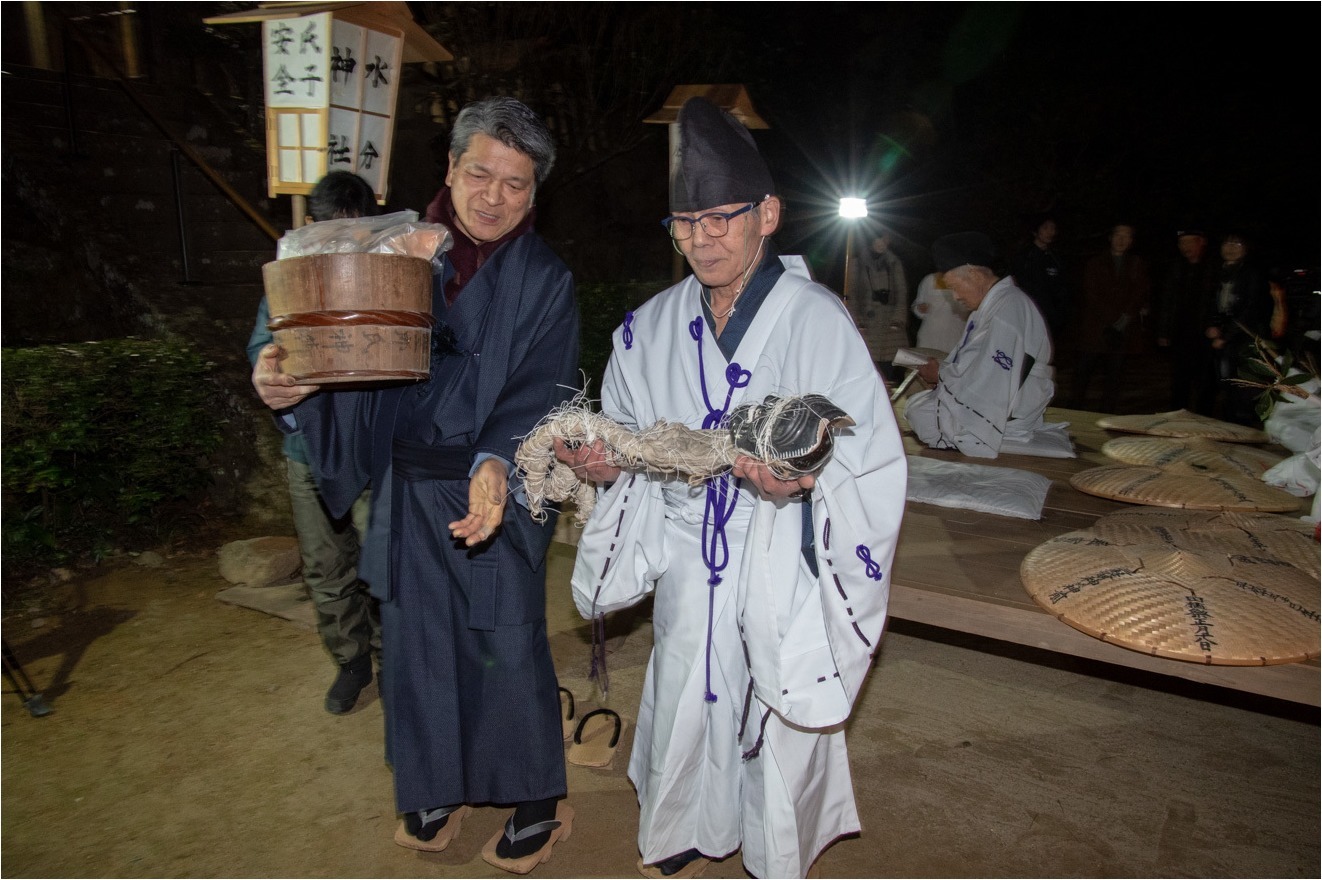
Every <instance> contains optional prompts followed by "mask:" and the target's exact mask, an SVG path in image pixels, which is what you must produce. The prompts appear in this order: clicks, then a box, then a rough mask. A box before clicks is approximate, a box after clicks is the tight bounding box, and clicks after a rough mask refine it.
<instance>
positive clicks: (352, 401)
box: [294, 231, 579, 812]
mask: <svg viewBox="0 0 1322 880" xmlns="http://www.w3.org/2000/svg"><path fill="white" fill-rule="evenodd" d="M447 277H448V275H447ZM442 286H443V285H442V283H441V279H437V283H436V285H435V293H434V295H433V300H434V314H435V316H436V318H437V325H436V329H435V331H434V332H433V334H432V335H433V354H432V362H431V376H430V378H429V380H428V381H426V382H424V383H421V384H412V385H406V386H402V387H393V388H388V389H385V390H374V391H361V390H347V389H341V390H327V389H323V391H322V392H321V393H319V394H315V395H313V396H312V397H310V398H308V399H307V400H306V401H304V402H303V403H302V404H300V405H299V406H298V407H296V408H295V410H294V413H295V416H296V419H297V421H298V424H299V427H300V428H301V429H302V430H303V434H304V437H305V438H306V439H307V441H308V447H309V453H310V458H311V461H312V464H313V468H314V471H315V472H316V474H317V476H318V481H319V484H320V486H321V489H322V493H323V496H324V497H325V498H326V501H327V504H328V505H329V506H330V507H331V509H332V511H333V512H335V513H337V514H338V513H340V512H343V511H346V510H348V507H349V505H350V504H351V503H352V502H353V499H354V498H356V497H357V496H358V493H359V492H360V491H361V490H362V489H363V487H364V486H365V485H367V484H368V483H369V482H370V484H371V486H372V488H373V498H372V500H373V509H372V524H371V527H370V529H369V532H368V536H367V540H366V542H365V544H364V547H363V559H362V562H361V564H360V568H359V571H360V576H361V577H362V578H363V579H364V580H366V581H367V582H368V583H369V584H370V585H371V588H372V592H373V594H374V595H376V596H377V597H378V598H379V599H380V600H381V622H382V629H383V637H382V642H383V648H384V658H383V662H382V667H383V668H382V692H381V696H382V701H383V703H384V708H385V715H386V758H387V760H388V761H389V762H390V763H391V764H392V766H393V768H394V773H395V800H396V807H397V808H398V810H399V811H400V812H414V811H418V810H424V809H432V808H435V807H439V806H449V805H454V804H461V803H466V804H483V803H490V804H514V803H519V802H523V801H532V800H541V799H545V798H552V797H559V796H562V795H564V794H565V790H566V784H565V765H564V743H563V739H562V732H561V726H560V704H559V696H558V694H557V691H556V687H557V681H556V676H555V669H554V667H553V666H552V662H551V651H550V646H549V644H548V642H547V637H546V620H545V614H546V571H545V557H546V550H547V547H548V546H549V544H550V540H551V535H552V532H553V530H554V522H555V521H554V518H553V517H552V518H550V519H548V521H547V523H545V524H540V525H539V524H537V523H535V522H533V520H532V518H531V517H530V516H529V515H528V511H527V510H526V509H525V508H523V507H522V506H520V505H519V504H517V503H515V501H514V500H513V499H511V500H510V502H509V503H508V504H507V506H506V508H505V518H504V522H503V524H502V526H501V528H500V530H499V531H497V533H496V535H495V537H494V538H492V539H491V540H490V541H488V542H486V543H484V544H479V545H477V546H476V547H473V548H466V547H464V546H463V543H462V542H460V541H456V540H455V539H454V538H452V537H451V535H450V530H449V528H448V524H449V523H451V522H454V521H455V520H458V519H461V518H463V517H464V516H465V515H466V514H467V511H468V482H469V481H468V475H469V473H470V471H471V469H472V467H473V464H474V462H475V460H476V459H477V457H479V456H482V455H484V454H490V455H496V456H499V457H501V458H503V459H505V460H506V461H507V462H512V461H513V460H514V451H515V449H516V448H517V447H518V444H519V441H520V439H521V438H522V437H523V436H524V435H525V434H527V433H528V432H529V431H531V430H532V428H533V427H534V426H535V425H536V424H537V422H538V421H540V420H541V419H542V418H543V417H545V416H546V415H547V413H549V412H550V411H551V410H552V409H554V408H555V407H556V406H557V405H559V404H560V403H561V402H563V401H564V400H567V399H568V398H569V397H571V396H572V394H573V389H574V387H575V386H576V385H578V384H579V378H578V373H577V369H578V312H577V309H576V307H575V303H574V284H573V278H572V276H571V275H570V272H569V269H568V268H567V267H566V266H565V265H564V263H563V262H561V260H560V259H559V258H558V257H557V256H556V255H555V254H554V253H552V251H551V250H550V248H549V247H547V245H546V243H545V242H544V241H543V240H542V239H541V238H540V237H539V236H538V235H537V234H536V233H534V232H531V231H529V232H527V233H525V234H523V235H520V236H518V237H516V238H514V239H512V240H510V241H508V242H506V243H505V244H504V245H502V246H500V247H499V248H498V249H497V250H496V251H495V252H494V253H493V254H492V255H491V256H490V257H489V258H488V259H487V261H486V262H485V263H483V264H482V266H481V268H480V269H478V270H477V272H476V274H475V275H474V276H473V277H472V279H471V280H469V281H468V282H467V283H466V284H465V285H464V287H463V290H462V295H460V296H459V297H458V298H457V299H455V301H454V304H453V305H447V304H446V298H445V296H444V295H443V294H442V292H441V291H442Z"/></svg>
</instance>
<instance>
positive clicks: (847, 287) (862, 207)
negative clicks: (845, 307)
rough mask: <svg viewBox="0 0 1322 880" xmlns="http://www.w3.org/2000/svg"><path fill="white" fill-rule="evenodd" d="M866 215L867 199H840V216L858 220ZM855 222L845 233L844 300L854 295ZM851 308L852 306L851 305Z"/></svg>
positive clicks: (856, 226)
mask: <svg viewBox="0 0 1322 880" xmlns="http://www.w3.org/2000/svg"><path fill="white" fill-rule="evenodd" d="M867 215H868V200H867V199H860V198H857V197H845V198H842V199H841V200H840V216H841V217H843V218H844V219H846V220H851V221H852V220H858V219H860V218H863V217H866V216H867ZM857 228H858V224H857V223H852V222H851V223H850V224H849V227H848V231H847V232H846V234H845V283H844V290H843V292H842V293H843V296H844V299H845V302H849V301H850V297H852V296H853V295H854V290H853V287H854V234H855V230H856V229H857ZM851 308H852V306H851Z"/></svg>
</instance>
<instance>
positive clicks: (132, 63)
mask: <svg viewBox="0 0 1322 880" xmlns="http://www.w3.org/2000/svg"><path fill="white" fill-rule="evenodd" d="M119 11H120V15H119V44H120V51H121V52H122V53H123V55H124V78H125V79H137V78H138V77H140V76H142V64H141V62H140V61H139V58H138V14H137V12H136V11H135V10H134V8H133V4H132V3H120V4H119Z"/></svg>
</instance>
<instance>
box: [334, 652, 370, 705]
mask: <svg viewBox="0 0 1322 880" xmlns="http://www.w3.org/2000/svg"><path fill="white" fill-rule="evenodd" d="M371 681H372V655H371V654H364V655H363V656H361V657H355V658H354V659H352V660H350V661H349V662H348V663H345V664H344V665H342V666H341V667H340V674H339V675H337V676H335V683H334V684H332V685H331V687H330V690H328V691H327V692H326V711H327V712H329V713H331V714H332V715H343V714H344V713H345V712H348V711H349V710H350V709H352V708H353V707H354V704H355V703H357V702H358V694H360V693H361V692H362V690H363V688H365V687H367V685H368V684H370V683H371Z"/></svg>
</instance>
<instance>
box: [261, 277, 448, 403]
mask: <svg viewBox="0 0 1322 880" xmlns="http://www.w3.org/2000/svg"><path fill="white" fill-rule="evenodd" d="M262 281H263V283H264V284H265V287H266V301H267V304H268V305H269V306H270V309H271V322H270V324H268V325H267V326H268V327H269V328H270V329H271V333H272V335H273V336H274V337H275V341H276V343H277V344H279V345H280V346H281V347H283V348H284V349H285V352H286V353H287V356H286V358H285V360H284V361H282V362H281V368H282V369H283V370H284V371H285V372H286V373H289V374H290V375H292V376H293V377H294V378H295V379H296V380H298V381H299V382H300V383H303V384H328V383H336V382H341V383H347V382H376V381H383V380H400V379H414V380H416V379H426V378H427V376H428V373H429V372H430V365H431V327H432V312H431V297H432V276H431V264H430V263H429V262H428V261H427V260H424V259H422V258H421V257H405V256H400V255H396V254H312V255H309V256H305V257H290V258H289V259H285V260H275V261H273V262H270V263H267V264H266V265H264V266H262Z"/></svg>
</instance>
